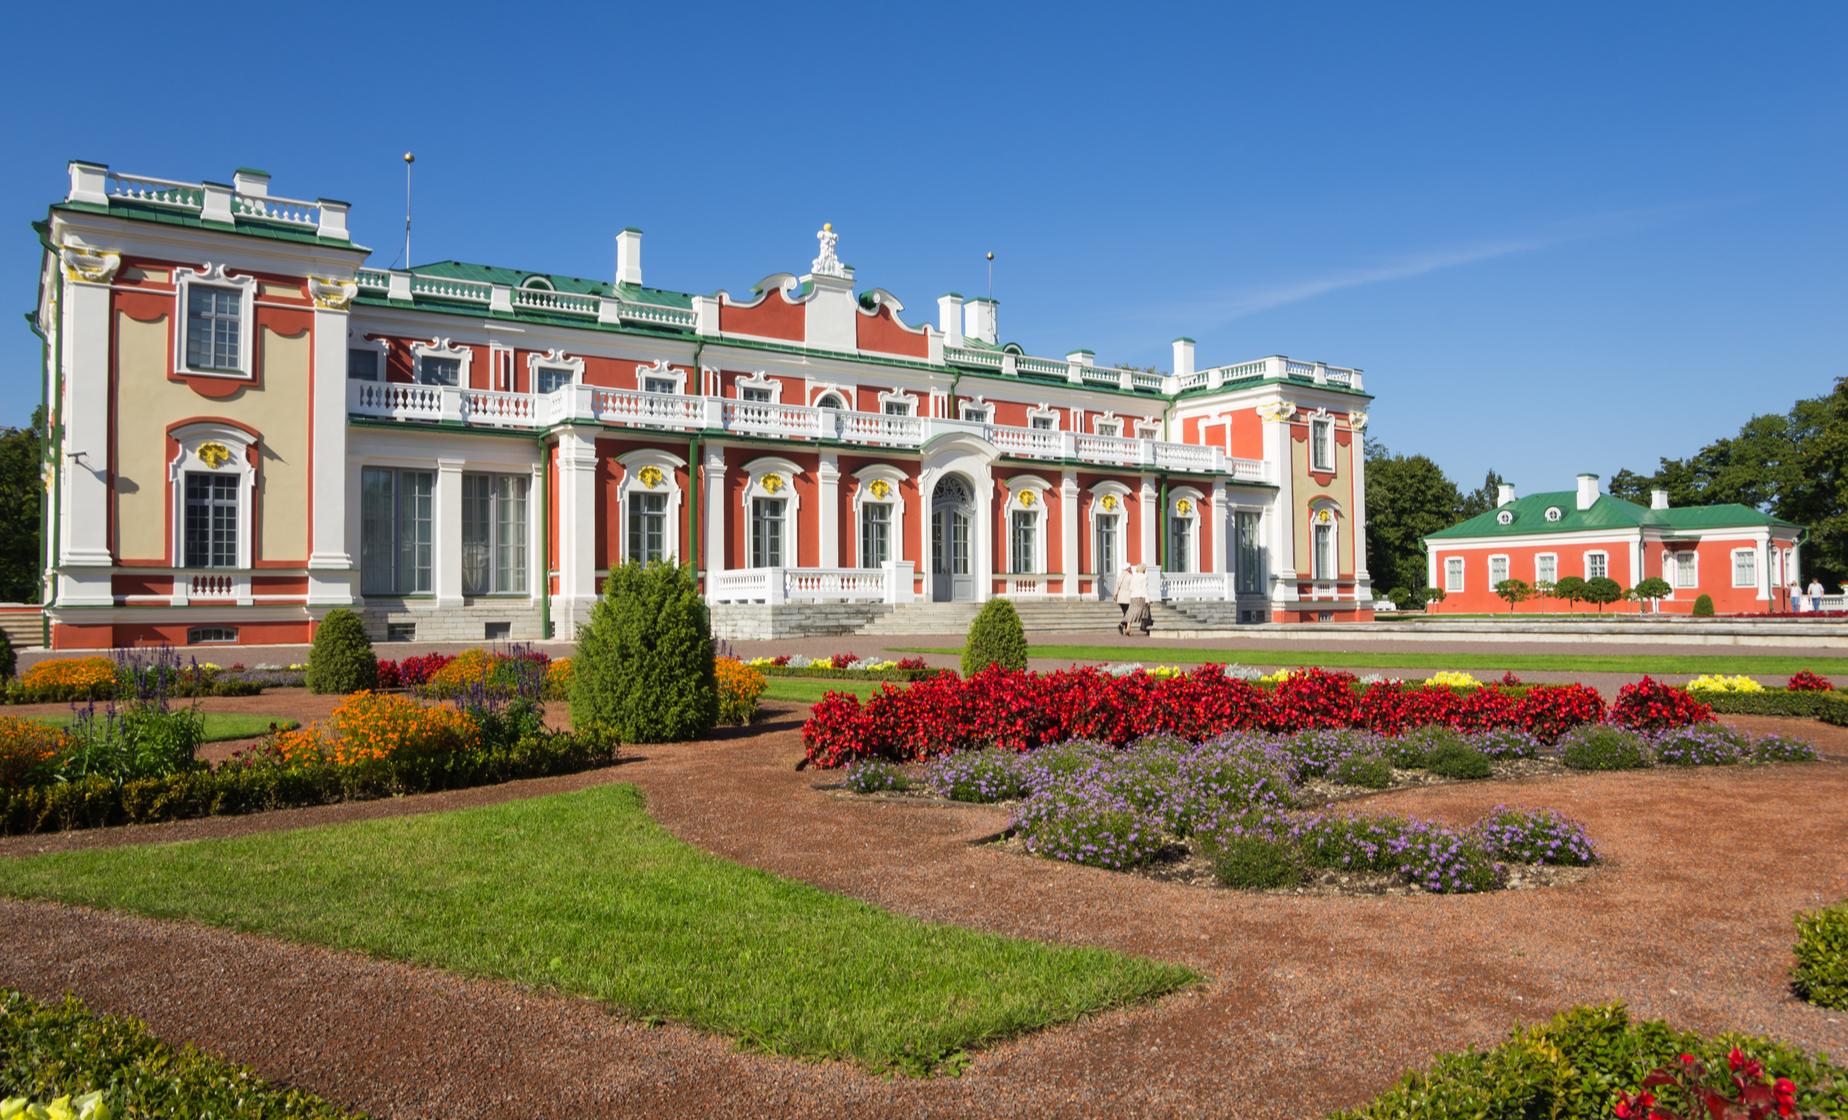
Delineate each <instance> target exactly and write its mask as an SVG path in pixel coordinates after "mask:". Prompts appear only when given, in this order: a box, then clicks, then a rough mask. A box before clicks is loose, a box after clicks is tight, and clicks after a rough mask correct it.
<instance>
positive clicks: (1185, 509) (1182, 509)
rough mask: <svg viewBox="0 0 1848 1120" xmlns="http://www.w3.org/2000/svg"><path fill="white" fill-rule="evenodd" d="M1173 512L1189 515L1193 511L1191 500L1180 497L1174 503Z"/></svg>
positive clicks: (1184, 515)
mask: <svg viewBox="0 0 1848 1120" xmlns="http://www.w3.org/2000/svg"><path fill="white" fill-rule="evenodd" d="M1174 512H1175V513H1178V514H1180V515H1181V516H1182V517H1187V516H1189V515H1190V514H1192V513H1193V502H1192V501H1190V500H1189V499H1187V498H1182V499H1181V500H1180V501H1178V502H1176V503H1174Z"/></svg>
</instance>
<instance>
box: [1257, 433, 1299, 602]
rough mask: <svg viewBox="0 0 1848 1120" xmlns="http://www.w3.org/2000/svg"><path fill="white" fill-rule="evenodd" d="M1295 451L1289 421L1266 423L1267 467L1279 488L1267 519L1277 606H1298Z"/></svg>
mask: <svg viewBox="0 0 1848 1120" xmlns="http://www.w3.org/2000/svg"><path fill="white" fill-rule="evenodd" d="M1295 453H1296V452H1295V449H1294V447H1293V446H1292V444H1291V441H1290V424H1289V421H1288V420H1287V419H1282V418H1279V419H1275V420H1269V419H1267V420H1265V421H1264V463H1265V466H1266V467H1267V468H1268V469H1269V471H1270V472H1271V481H1272V482H1274V483H1276V485H1277V496H1276V498H1275V499H1273V500H1274V501H1275V503H1276V504H1275V505H1274V506H1272V507H1271V516H1269V517H1267V518H1265V521H1266V522H1267V523H1268V527H1269V532H1268V533H1266V534H1265V535H1266V536H1267V537H1268V542H1267V547H1268V550H1269V552H1270V555H1271V564H1270V580H1271V586H1270V595H1269V597H1270V600H1271V603H1272V605H1273V606H1275V605H1279V604H1287V603H1294V602H1296V598H1297V596H1296V488H1295V485H1294V481H1293V480H1294V474H1295V472H1294V469H1293V464H1292V462H1291V460H1292V458H1293V457H1294V456H1295Z"/></svg>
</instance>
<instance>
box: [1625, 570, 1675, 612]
mask: <svg viewBox="0 0 1848 1120" xmlns="http://www.w3.org/2000/svg"><path fill="white" fill-rule="evenodd" d="M1674 593H1675V589H1674V588H1672V587H1670V586H1669V585H1668V581H1667V580H1665V579H1663V578H1661V577H1660V576H1650V577H1649V578H1648V579H1646V580H1644V581H1642V582H1641V583H1639V584H1637V585H1636V586H1635V587H1632V588H1631V589H1630V594H1631V595H1632V596H1634V597H1635V598H1636V600H1637V601H1638V602H1640V603H1647V604H1649V608H1650V609H1651V610H1654V609H1655V607H1656V604H1657V603H1658V602H1660V601H1661V600H1663V599H1666V598H1668V597H1669V596H1670V595H1672V594H1674Z"/></svg>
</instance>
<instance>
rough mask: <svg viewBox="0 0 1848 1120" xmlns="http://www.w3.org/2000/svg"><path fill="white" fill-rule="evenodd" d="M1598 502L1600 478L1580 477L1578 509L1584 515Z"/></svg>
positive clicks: (1593, 476)
mask: <svg viewBox="0 0 1848 1120" xmlns="http://www.w3.org/2000/svg"><path fill="white" fill-rule="evenodd" d="M1597 500H1598V476H1597V475H1595V474H1582V475H1579V476H1578V508H1579V511H1580V512H1581V513H1582V512H1584V511H1585V510H1588V509H1590V508H1591V507H1592V505H1593V504H1594V503H1595V502H1597Z"/></svg>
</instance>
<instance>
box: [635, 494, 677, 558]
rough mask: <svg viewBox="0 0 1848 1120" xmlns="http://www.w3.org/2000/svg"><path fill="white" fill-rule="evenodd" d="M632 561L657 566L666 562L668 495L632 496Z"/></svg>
mask: <svg viewBox="0 0 1848 1120" xmlns="http://www.w3.org/2000/svg"><path fill="white" fill-rule="evenodd" d="M628 514H629V559H631V560H634V561H636V562H637V563H641V564H654V563H658V562H662V561H665V560H666V559H667V495H666V494H650V493H648V492H647V491H645V490H634V491H631V492H630V494H629V509H628Z"/></svg>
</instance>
